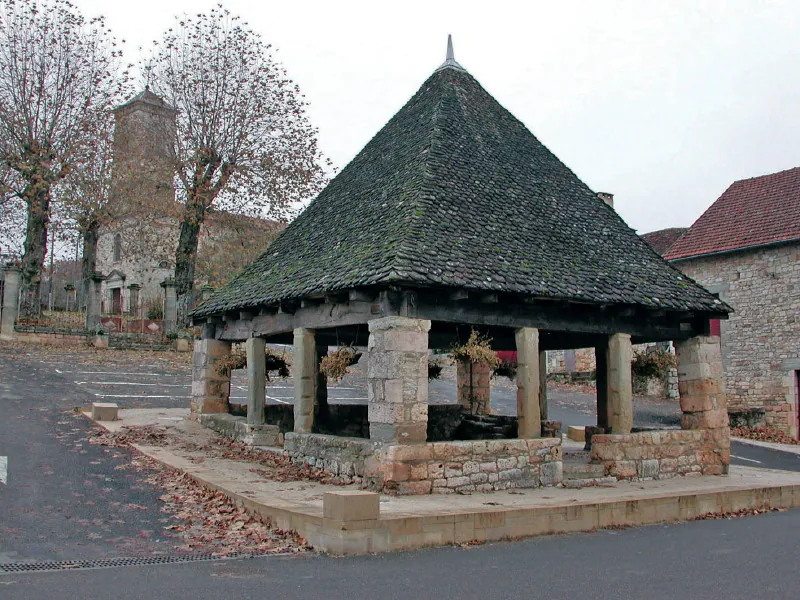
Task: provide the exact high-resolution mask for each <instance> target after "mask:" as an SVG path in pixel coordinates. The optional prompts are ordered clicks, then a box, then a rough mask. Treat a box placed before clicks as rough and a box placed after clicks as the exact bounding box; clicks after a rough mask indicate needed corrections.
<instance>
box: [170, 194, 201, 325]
mask: <svg viewBox="0 0 800 600" xmlns="http://www.w3.org/2000/svg"><path fill="white" fill-rule="evenodd" d="M205 212H206V211H205V203H204V202H203V200H202V199H201V198H198V197H197V196H194V197H191V196H190V198H189V200H188V201H187V203H186V208H185V209H184V213H183V219H182V220H181V232H180V237H179V238H178V248H177V249H176V251H175V284H176V292H177V296H178V324H177V326H178V327H179V328H183V327H186V325H187V323H188V319H187V313H188V312H189V311H190V310H191V309H192V304H193V294H192V291H193V289H194V269H195V263H196V261H197V243H198V240H199V236H200V225H202V224H203V219H204V218H205Z"/></svg>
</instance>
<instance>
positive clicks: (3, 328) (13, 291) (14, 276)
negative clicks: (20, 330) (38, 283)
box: [0, 265, 22, 340]
mask: <svg viewBox="0 0 800 600" xmlns="http://www.w3.org/2000/svg"><path fill="white" fill-rule="evenodd" d="M3 271H5V283H4V288H3V308H2V316H0V339H2V340H13V339H14V324H15V323H16V322H17V315H18V313H19V280H20V276H21V274H22V269H20V268H19V267H17V266H16V265H7V266H5V267H3Z"/></svg>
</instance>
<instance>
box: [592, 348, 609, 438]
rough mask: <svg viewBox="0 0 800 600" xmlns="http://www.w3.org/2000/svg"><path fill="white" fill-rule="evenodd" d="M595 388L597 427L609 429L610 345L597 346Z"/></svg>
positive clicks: (595, 350)
mask: <svg viewBox="0 0 800 600" xmlns="http://www.w3.org/2000/svg"><path fill="white" fill-rule="evenodd" d="M594 362H595V388H596V389H597V426H598V427H602V428H603V429H608V343H606V344H605V345H603V346H595V349H594Z"/></svg>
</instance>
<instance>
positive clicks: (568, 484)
mask: <svg viewBox="0 0 800 600" xmlns="http://www.w3.org/2000/svg"><path fill="white" fill-rule="evenodd" d="M563 485H564V487H565V488H569V489H573V490H574V489H578V488H585V487H595V486H615V485H617V478H616V477H587V478H585V479H567V477H566V476H565V477H564V481H563Z"/></svg>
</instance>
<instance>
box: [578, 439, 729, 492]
mask: <svg viewBox="0 0 800 600" xmlns="http://www.w3.org/2000/svg"><path fill="white" fill-rule="evenodd" d="M590 456H591V459H592V462H593V463H599V464H603V465H605V467H606V474H607V475H610V476H613V477H616V478H617V479H628V480H647V479H669V478H672V477H676V476H678V475H685V476H689V477H699V476H700V475H723V474H725V473H727V472H728V465H729V463H730V434H729V431H728V429H727V428H722V429H713V430H712V429H697V430H677V429H676V430H664V431H642V432H637V433H628V434H621V435H614V434H595V435H593V436H592V449H591V454H590Z"/></svg>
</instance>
